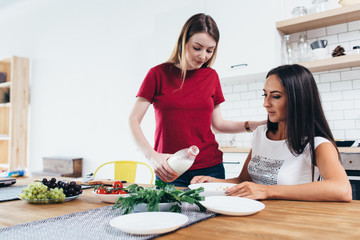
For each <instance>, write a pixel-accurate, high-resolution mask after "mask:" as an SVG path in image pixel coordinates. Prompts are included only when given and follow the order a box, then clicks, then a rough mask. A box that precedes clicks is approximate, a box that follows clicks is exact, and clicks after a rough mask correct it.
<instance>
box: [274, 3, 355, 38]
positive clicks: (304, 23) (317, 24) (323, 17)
mask: <svg viewBox="0 0 360 240" xmlns="http://www.w3.org/2000/svg"><path fill="white" fill-rule="evenodd" d="M357 20H360V4H354V5H350V6H346V7H340V8H336V9H332V10H328V11H324V12H320V13H313V14H309V15H305V16H301V17H296V18H291V19H287V20H283V21H279V22H277V23H276V28H277V29H278V30H279V31H280V32H282V33H284V34H291V33H296V32H302V31H306V30H311V29H316V28H321V27H327V26H331V25H336V24H341V23H347V22H352V21H357Z"/></svg>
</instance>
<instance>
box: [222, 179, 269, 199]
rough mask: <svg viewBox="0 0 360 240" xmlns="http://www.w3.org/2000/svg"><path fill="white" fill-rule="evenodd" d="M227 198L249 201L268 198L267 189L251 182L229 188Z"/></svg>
mask: <svg viewBox="0 0 360 240" xmlns="http://www.w3.org/2000/svg"><path fill="white" fill-rule="evenodd" d="M225 193H226V195H227V196H237V197H246V198H250V199H267V198H268V196H269V187H268V186H266V185H260V184H257V183H253V182H247V181H246V182H242V183H239V184H237V185H236V186H233V187H232V188H229V189H228V190H227V191H226V192H225Z"/></svg>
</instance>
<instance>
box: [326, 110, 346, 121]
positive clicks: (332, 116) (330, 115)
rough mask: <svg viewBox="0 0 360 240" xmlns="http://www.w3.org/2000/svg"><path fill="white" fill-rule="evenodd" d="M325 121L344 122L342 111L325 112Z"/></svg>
mask: <svg viewBox="0 0 360 240" xmlns="http://www.w3.org/2000/svg"><path fill="white" fill-rule="evenodd" d="M325 117H326V120H328V121H331V120H344V112H343V111H327V112H325Z"/></svg>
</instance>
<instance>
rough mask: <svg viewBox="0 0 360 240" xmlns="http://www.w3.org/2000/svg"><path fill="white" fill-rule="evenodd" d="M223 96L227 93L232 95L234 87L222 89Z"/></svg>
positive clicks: (228, 86) (229, 86)
mask: <svg viewBox="0 0 360 240" xmlns="http://www.w3.org/2000/svg"><path fill="white" fill-rule="evenodd" d="M222 91H223V94H226V93H232V92H233V86H231V85H227V86H223V87H222Z"/></svg>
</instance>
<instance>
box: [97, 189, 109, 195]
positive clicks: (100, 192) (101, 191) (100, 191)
mask: <svg viewBox="0 0 360 240" xmlns="http://www.w3.org/2000/svg"><path fill="white" fill-rule="evenodd" d="M96 193H97V194H107V191H106V189H105V188H98V189H97V190H96Z"/></svg>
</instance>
